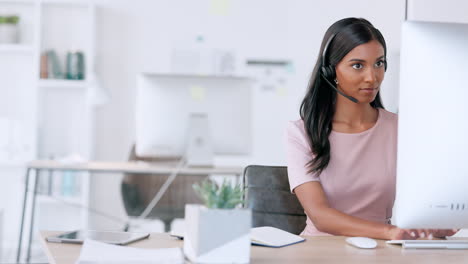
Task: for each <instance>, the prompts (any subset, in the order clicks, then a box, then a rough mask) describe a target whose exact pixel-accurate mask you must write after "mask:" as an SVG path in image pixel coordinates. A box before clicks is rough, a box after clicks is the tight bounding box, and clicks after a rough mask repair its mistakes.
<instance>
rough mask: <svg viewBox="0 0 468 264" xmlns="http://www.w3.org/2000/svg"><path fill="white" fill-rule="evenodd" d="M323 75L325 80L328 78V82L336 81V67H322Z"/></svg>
mask: <svg viewBox="0 0 468 264" xmlns="http://www.w3.org/2000/svg"><path fill="white" fill-rule="evenodd" d="M322 75H323V77H324V78H327V79H328V80H334V79H335V67H333V66H332V65H328V66H322Z"/></svg>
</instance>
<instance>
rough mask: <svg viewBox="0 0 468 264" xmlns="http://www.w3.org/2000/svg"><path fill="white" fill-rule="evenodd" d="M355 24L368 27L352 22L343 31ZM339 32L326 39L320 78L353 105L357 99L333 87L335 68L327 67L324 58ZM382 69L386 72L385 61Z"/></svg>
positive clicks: (332, 66) (360, 22)
mask: <svg viewBox="0 0 468 264" xmlns="http://www.w3.org/2000/svg"><path fill="white" fill-rule="evenodd" d="M356 24H363V25H366V26H369V25H368V24H367V23H364V22H362V21H359V22H354V23H351V24H348V25H346V26H345V27H344V28H343V29H345V28H347V27H349V26H352V25H356ZM339 33H340V32H337V33H334V34H333V35H331V37H330V38H329V39H328V41H327V42H326V44H325V47H324V48H323V52H322V68H321V76H322V77H323V79H324V80H325V82H327V83H328V85H330V87H332V88H333V89H334V90H335V91H336V92H337V93H339V94H341V95H342V96H344V97H346V98H348V99H349V100H351V101H352V102H353V103H359V101H358V99H356V98H354V97H352V96H349V95H346V94H344V93H343V92H342V91H340V90H338V88H337V87H336V86H335V85H333V84H332V83H331V82H330V80H333V79H335V78H336V72H335V66H334V65H331V64H330V65H327V64H326V63H325V57H326V55H327V50H328V47H329V46H330V43H331V42H332V41H333V39H335V37H336V35H338V34H339ZM384 69H385V71H387V60H384Z"/></svg>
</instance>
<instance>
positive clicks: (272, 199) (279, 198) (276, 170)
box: [243, 165, 306, 234]
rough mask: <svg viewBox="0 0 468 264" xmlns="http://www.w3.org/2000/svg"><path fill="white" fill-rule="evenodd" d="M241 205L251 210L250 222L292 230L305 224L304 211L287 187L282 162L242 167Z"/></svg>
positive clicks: (299, 230) (301, 227) (286, 175)
mask: <svg viewBox="0 0 468 264" xmlns="http://www.w3.org/2000/svg"><path fill="white" fill-rule="evenodd" d="M243 182H244V191H245V196H244V207H246V208H250V209H251V210H252V226H253V227H257V226H273V227H276V228H279V229H282V230H285V231H288V232H291V233H294V234H300V233H301V232H302V230H304V228H305V224H306V223H305V222H306V215H305V213H304V209H303V208H302V206H301V204H300V203H299V200H298V199H297V197H296V195H294V194H292V193H291V191H290V189H289V181H288V170H287V167H284V166H260V165H250V166H247V167H246V168H245V170H244V179H243Z"/></svg>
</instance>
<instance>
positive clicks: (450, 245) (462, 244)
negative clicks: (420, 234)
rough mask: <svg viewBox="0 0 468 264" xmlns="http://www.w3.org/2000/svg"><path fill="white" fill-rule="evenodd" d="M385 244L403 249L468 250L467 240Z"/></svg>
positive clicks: (411, 241)
mask: <svg viewBox="0 0 468 264" xmlns="http://www.w3.org/2000/svg"><path fill="white" fill-rule="evenodd" d="M387 244H391V245H401V246H402V247H403V248H405V249H468V238H462V239H459V238H457V239H455V238H447V239H439V240H389V241H387Z"/></svg>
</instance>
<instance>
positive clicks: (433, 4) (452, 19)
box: [406, 0, 468, 23]
mask: <svg viewBox="0 0 468 264" xmlns="http://www.w3.org/2000/svg"><path fill="white" fill-rule="evenodd" d="M406 12H407V20H409V21H422V22H423V21H426V22H445V23H468V16H467V14H468V2H467V1H465V0H408V1H407V7H406Z"/></svg>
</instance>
